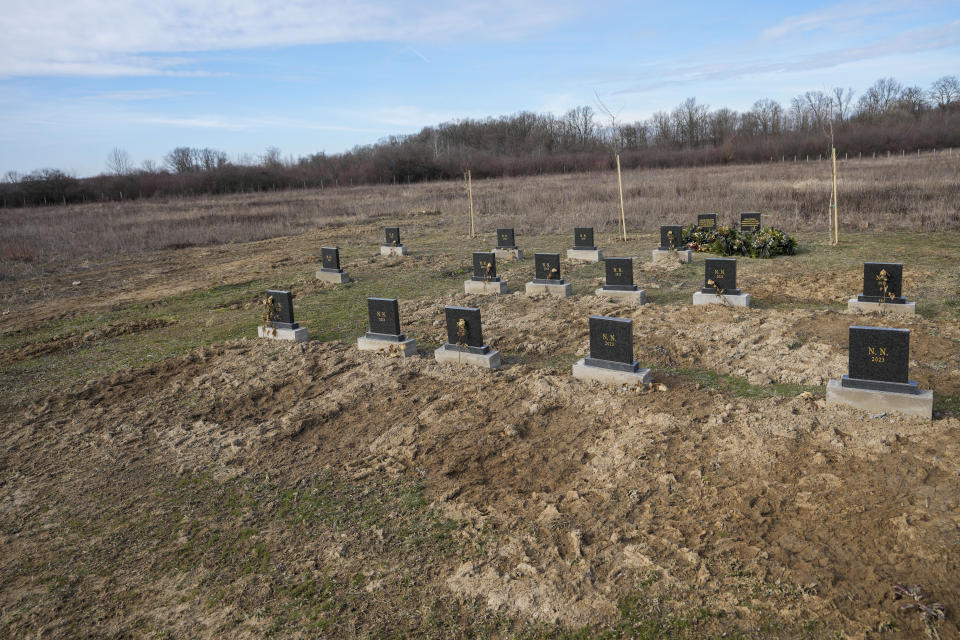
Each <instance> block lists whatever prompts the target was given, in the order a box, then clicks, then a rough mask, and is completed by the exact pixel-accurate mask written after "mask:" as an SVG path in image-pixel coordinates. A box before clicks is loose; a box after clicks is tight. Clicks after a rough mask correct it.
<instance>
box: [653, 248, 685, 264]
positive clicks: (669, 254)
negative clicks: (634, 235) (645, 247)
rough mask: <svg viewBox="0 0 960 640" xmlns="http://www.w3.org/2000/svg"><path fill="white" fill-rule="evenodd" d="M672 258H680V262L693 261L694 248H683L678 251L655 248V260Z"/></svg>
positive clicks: (669, 259)
mask: <svg viewBox="0 0 960 640" xmlns="http://www.w3.org/2000/svg"><path fill="white" fill-rule="evenodd" d="M672 260H679V261H680V262H683V263H687V262H693V250H691V249H683V250H677V251H662V250H660V249H654V250H653V261H654V262H660V261H664V262H670V261H672Z"/></svg>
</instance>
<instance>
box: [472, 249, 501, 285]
mask: <svg viewBox="0 0 960 640" xmlns="http://www.w3.org/2000/svg"><path fill="white" fill-rule="evenodd" d="M470 279H471V280H474V281H476V282H500V276H498V275H497V254H495V253H493V252H492V251H474V252H473V277H472V278H470Z"/></svg>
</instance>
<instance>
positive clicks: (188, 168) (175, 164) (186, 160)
mask: <svg viewBox="0 0 960 640" xmlns="http://www.w3.org/2000/svg"><path fill="white" fill-rule="evenodd" d="M163 161H164V162H165V163H166V165H167V166H168V167H170V170H171V171H173V172H174V173H191V172H193V171H196V170H197V165H196V163H195V162H194V160H193V149H191V148H190V147H177V148H176V149H173V150H172V151H170V153H168V154H167V155H166V157H164V159H163Z"/></svg>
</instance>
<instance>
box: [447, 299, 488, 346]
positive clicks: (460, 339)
mask: <svg viewBox="0 0 960 640" xmlns="http://www.w3.org/2000/svg"><path fill="white" fill-rule="evenodd" d="M444 312H445V313H446V317H447V342H446V344H444V345H443V348H444V349H450V350H451V351H469V352H470V353H479V354H484V353H488V352H489V351H490V347H489V346H487V345H485V344H484V343H483V330H482V328H481V326H480V309H478V308H476V307H444Z"/></svg>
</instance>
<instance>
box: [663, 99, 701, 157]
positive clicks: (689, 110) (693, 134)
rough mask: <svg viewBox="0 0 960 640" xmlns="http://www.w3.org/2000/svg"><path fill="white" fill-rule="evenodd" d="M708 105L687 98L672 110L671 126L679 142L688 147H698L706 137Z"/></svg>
mask: <svg viewBox="0 0 960 640" xmlns="http://www.w3.org/2000/svg"><path fill="white" fill-rule="evenodd" d="M709 113H710V107H708V106H707V105H705V104H697V99H696V98H687V99H686V100H684V101H683V102H681V103H680V105H679V106H678V107H677V108H676V109H674V110H673V113H672V114H671V116H672V118H673V126H674V129H675V131H676V132H677V137H678V138H679V142H680V143H681V144H684V145H686V146H688V147H690V148H693V147H698V146H700V145H701V144H703V142H704V140H705V139H706V132H707V116H708V115H709Z"/></svg>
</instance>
